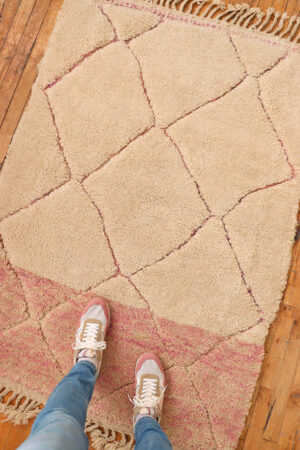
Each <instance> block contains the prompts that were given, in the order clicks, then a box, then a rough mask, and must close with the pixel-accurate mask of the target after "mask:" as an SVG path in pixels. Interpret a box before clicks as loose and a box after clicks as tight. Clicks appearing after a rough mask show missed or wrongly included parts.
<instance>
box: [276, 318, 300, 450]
mask: <svg viewBox="0 0 300 450" xmlns="http://www.w3.org/2000/svg"><path fill="white" fill-rule="evenodd" d="M299 319H300V317H299V318H298V320H299ZM299 421H300V358H298V362H297V368H296V371H295V376H294V379H293V382H292V385H291V388H290V392H289V395H288V401H287V407H286V409H285V412H284V419H283V423H282V427H281V431H280V435H279V440H278V446H279V448H282V449H287V450H292V449H293V447H294V443H295V441H296V439H297V437H299V436H297V432H298V424H299Z"/></svg>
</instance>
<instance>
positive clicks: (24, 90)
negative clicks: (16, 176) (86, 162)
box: [0, 0, 63, 165]
mask: <svg viewBox="0 0 300 450" xmlns="http://www.w3.org/2000/svg"><path fill="white" fill-rule="evenodd" d="M62 3H63V0H52V2H51V6H50V7H49V8H48V11H47V14H46V16H45V19H44V22H43V24H42V27H41V29H40V32H39V34H38V37H37V39H36V41H35V44H34V46H33V48H32V51H31V54H30V56H29V58H28V61H27V64H26V66H25V69H24V71H23V73H22V76H21V78H20V81H19V83H18V86H17V88H16V91H15V93H14V96H13V99H12V101H11V103H10V105H9V108H8V110H7V112H6V116H5V118H4V121H3V123H2V126H1V128H0V165H1V163H2V162H3V160H4V157H5V155H6V152H7V149H8V146H9V144H10V141H11V139H12V136H13V133H14V132H15V129H16V127H17V125H18V122H19V120H20V117H21V115H22V112H23V110H24V107H25V105H26V102H27V99H28V97H29V95H30V90H31V86H32V84H33V83H34V80H35V78H36V76H37V65H38V63H39V61H40V59H41V57H42V56H43V53H44V51H45V48H46V46H47V42H48V37H49V35H50V33H51V30H52V29H53V26H54V23H55V19H56V16H57V12H58V11H59V9H60V7H61V5H62Z"/></svg>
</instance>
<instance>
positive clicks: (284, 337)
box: [261, 305, 295, 389]
mask: <svg viewBox="0 0 300 450" xmlns="http://www.w3.org/2000/svg"><path fill="white" fill-rule="evenodd" d="M294 315H295V310H294V309H293V308H291V307H289V306H285V305H283V306H282V307H281V310H280V313H279V315H278V318H277V324H276V328H275V331H274V337H273V340H272V344H271V347H270V351H269V352H268V353H267V354H266V356H265V359H264V362H263V367H262V372H263V374H262V378H261V385H262V386H264V387H266V388H269V389H275V385H276V382H277V379H278V377H279V375H280V371H281V368H282V364H283V361H284V356H285V352H286V349H287V347H288V345H289V344H288V342H289V337H290V334H291V331H292V327H293V323H294Z"/></svg>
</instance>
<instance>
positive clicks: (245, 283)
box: [221, 218, 264, 317]
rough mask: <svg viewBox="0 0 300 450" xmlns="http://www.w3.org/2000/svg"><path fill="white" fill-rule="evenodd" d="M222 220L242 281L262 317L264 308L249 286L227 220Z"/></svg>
mask: <svg viewBox="0 0 300 450" xmlns="http://www.w3.org/2000/svg"><path fill="white" fill-rule="evenodd" d="M221 222H222V225H223V228H224V231H225V235H226V239H227V242H228V244H229V247H230V248H231V251H232V254H233V256H234V258H235V260H236V263H237V265H238V268H239V271H240V274H241V278H242V281H243V283H244V285H245V287H246V288H247V292H248V294H249V295H250V297H251V298H252V300H253V303H254V305H255V307H256V309H257V312H258V313H259V315H260V317H262V315H263V313H264V311H263V309H262V308H261V307H260V306H259V304H258V302H257V300H256V298H255V297H254V295H253V292H252V289H251V287H250V286H249V284H248V283H247V281H246V276H245V273H244V271H243V269H242V266H241V263H240V262H239V259H238V257H237V254H236V252H235V251H234V248H233V245H232V242H231V240H230V237H229V233H228V230H227V228H226V225H225V222H224V219H223V218H222V219H221Z"/></svg>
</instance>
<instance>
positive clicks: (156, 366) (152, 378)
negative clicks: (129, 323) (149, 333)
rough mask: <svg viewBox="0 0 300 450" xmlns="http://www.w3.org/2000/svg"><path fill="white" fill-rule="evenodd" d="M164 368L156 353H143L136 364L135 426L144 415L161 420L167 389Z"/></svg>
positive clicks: (133, 401)
mask: <svg viewBox="0 0 300 450" xmlns="http://www.w3.org/2000/svg"><path fill="white" fill-rule="evenodd" d="M166 387H167V386H166V379H165V374H164V369H163V367H162V364H161V362H160V360H159V358H158V357H157V356H156V355H155V354H154V353H144V354H143V355H141V356H140V357H139V359H138V361H137V363H136V366H135V396H134V398H133V400H132V403H133V404H134V410H133V426H135V425H136V423H137V421H138V420H139V419H141V418H142V417H144V416H152V417H153V418H154V419H156V420H157V421H158V422H160V420H161V416H162V407H163V401H164V394H165V390H166Z"/></svg>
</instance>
